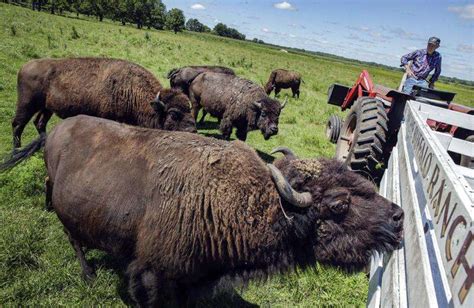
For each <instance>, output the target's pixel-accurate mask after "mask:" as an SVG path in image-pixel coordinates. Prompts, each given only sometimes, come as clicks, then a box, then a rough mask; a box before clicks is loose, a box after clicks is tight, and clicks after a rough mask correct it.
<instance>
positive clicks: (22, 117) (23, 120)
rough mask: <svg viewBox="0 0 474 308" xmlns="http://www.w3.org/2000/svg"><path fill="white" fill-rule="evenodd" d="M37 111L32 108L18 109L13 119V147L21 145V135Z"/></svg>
mask: <svg viewBox="0 0 474 308" xmlns="http://www.w3.org/2000/svg"><path fill="white" fill-rule="evenodd" d="M35 113H36V110H31V108H25V109H20V108H18V109H17V111H16V114H15V117H14V118H13V121H12V129H13V149H17V148H19V147H21V135H22V134H23V130H24V129H25V126H26V124H28V122H29V121H30V120H31V118H32V117H33V116H34V114H35Z"/></svg>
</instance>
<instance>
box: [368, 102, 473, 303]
mask: <svg viewBox="0 0 474 308" xmlns="http://www.w3.org/2000/svg"><path fill="white" fill-rule="evenodd" d="M404 115H405V121H404V122H403V123H402V125H401V128H400V131H399V134H398V143H397V145H396V147H394V149H393V152H392V155H391V157H390V160H389V163H388V166H387V170H386V171H385V174H384V176H383V179H382V182H381V186H380V193H381V194H382V195H383V196H385V197H386V198H388V199H390V200H392V201H394V202H395V203H397V204H399V205H401V206H402V208H403V209H404V211H405V223H404V240H403V245H402V248H401V249H400V250H397V251H395V252H393V253H392V254H390V255H388V254H383V255H379V254H375V255H374V256H373V258H372V263H371V270H370V283H369V295H368V300H367V306H368V307H408V306H412V307H474V288H473V287H472V285H473V282H474V267H473V264H474V244H473V240H474V235H473V234H474V225H473V218H474V170H473V169H468V168H466V167H461V166H458V165H456V164H454V162H453V160H452V159H451V158H450V156H449V154H448V151H451V152H455V153H459V154H463V155H468V156H474V143H471V142H467V141H464V140H460V139H456V138H453V137H452V136H451V135H449V134H446V133H440V132H435V131H432V130H431V129H430V128H429V126H428V125H427V124H426V120H427V119H432V120H436V121H440V122H444V123H447V124H452V125H456V126H458V127H463V128H466V129H469V130H473V131H474V116H473V115H468V114H464V113H459V112H454V111H450V110H447V109H442V108H439V107H435V106H431V105H428V104H422V103H420V102H416V101H408V103H407V106H406V108H405V113H404Z"/></svg>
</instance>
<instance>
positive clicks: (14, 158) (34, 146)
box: [0, 133, 46, 172]
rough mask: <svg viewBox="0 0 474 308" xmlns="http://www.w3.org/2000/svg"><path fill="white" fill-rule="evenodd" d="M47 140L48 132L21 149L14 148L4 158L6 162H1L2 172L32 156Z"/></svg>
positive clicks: (0, 169) (0, 170)
mask: <svg viewBox="0 0 474 308" xmlns="http://www.w3.org/2000/svg"><path fill="white" fill-rule="evenodd" d="M45 142H46V133H42V134H41V135H40V136H39V137H38V138H37V139H35V140H33V141H32V142H31V143H30V144H28V145H27V146H25V147H24V148H23V149H21V150H16V151H15V150H14V152H13V153H12V154H11V155H9V156H7V157H6V158H5V159H4V162H3V163H1V164H0V172H3V171H6V170H9V169H11V168H13V167H15V166H16V165H18V164H19V163H21V162H22V161H24V160H26V159H28V158H29V157H31V156H32V155H33V154H35V153H36V152H38V151H39V150H41V149H42V148H43V147H44V144H45Z"/></svg>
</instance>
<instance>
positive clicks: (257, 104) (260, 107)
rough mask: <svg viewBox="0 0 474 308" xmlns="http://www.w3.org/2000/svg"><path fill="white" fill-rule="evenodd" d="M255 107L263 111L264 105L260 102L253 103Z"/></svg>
mask: <svg viewBox="0 0 474 308" xmlns="http://www.w3.org/2000/svg"><path fill="white" fill-rule="evenodd" d="M253 105H254V106H255V107H257V108H258V109H262V103H260V102H253Z"/></svg>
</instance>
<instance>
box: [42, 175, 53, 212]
mask: <svg viewBox="0 0 474 308" xmlns="http://www.w3.org/2000/svg"><path fill="white" fill-rule="evenodd" d="M44 188H45V192H46V199H45V206H44V207H45V209H46V210H47V211H51V210H52V209H53V206H52V203H51V197H52V195H53V185H52V183H51V180H50V179H49V176H48V177H46V179H45V180H44Z"/></svg>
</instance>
